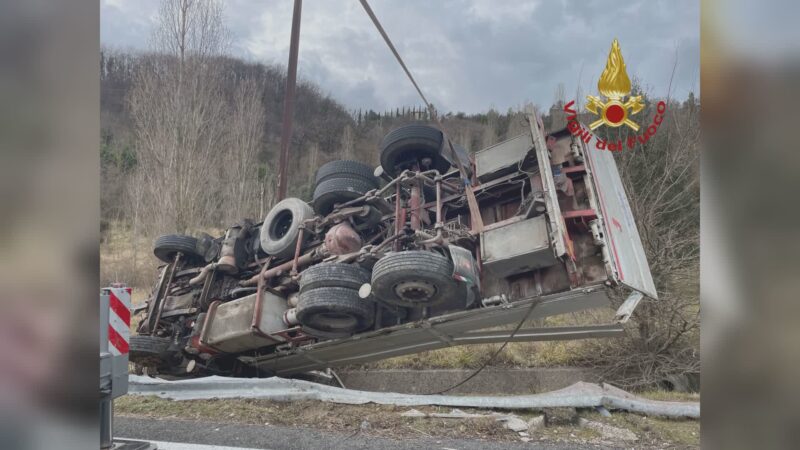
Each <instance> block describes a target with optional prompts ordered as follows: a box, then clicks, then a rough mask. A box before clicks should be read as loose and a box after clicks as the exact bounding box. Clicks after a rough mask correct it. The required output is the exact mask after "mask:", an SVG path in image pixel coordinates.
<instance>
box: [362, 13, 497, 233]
mask: <svg viewBox="0 0 800 450" xmlns="http://www.w3.org/2000/svg"><path fill="white" fill-rule="evenodd" d="M359 2H361V6H362V7H364V11H366V12H367V15H368V16H369V18H370V19H371V20H372V23H373V24H374V25H375V28H377V29H378V32H379V33H380V34H381V36H382V37H383V40H384V42H386V45H387V46H389V50H391V51H392V54H394V57H395V58H396V59H397V62H398V63H400V66H401V67H402V68H403V71H404V72H405V73H406V75H407V76H408V79H409V80H410V81H411V84H413V85H414V88H415V89H416V90H417V93H419V96H420V97H421V98H422V101H423V102H425V106H426V107H427V108H428V112H429V113H430V116H431V118H433V120H435V121H436V123H437V124H438V125H439V128H440V130H441V132H442V137H443V139H444V140H445V141H446V142H447V148H448V149H449V151H450V156H451V158H452V159H453V162H454V163H455V164H456V167H457V168H458V172H459V174H460V175H461V180H462V183H463V184H464V191H465V194H466V196H467V203H468V204H469V210H470V218H471V224H472V228H473V230H476V231H478V232H480V231H483V218H482V217H481V214H480V210H479V208H478V200H477V199H476V198H475V193H474V192H472V189H470V185H471V182H470V179H469V177H468V176H467V171H466V169H464V164H462V163H461V159H460V158H459V157H458V154H456V149H455V148H454V147H453V142H452V141H451V140H450V138H449V137H448V136H447V132H446V131H445V129H444V125H443V124H442V121H441V120H440V119H439V116H438V115H437V114H436V110H434V108H433V105H431V102H429V101H428V99H427V97H425V94H423V93H422V89H420V87H419V85H418V84H417V80H415V79H414V76H413V75H411V71H410V70H408V67H407V66H406V63H405V62H404V61H403V58H401V57H400V53H398V51H397V48H395V46H394V44H393V43H392V40H391V39H389V35H388V34H386V30H384V29H383V25H381V22H380V21H379V20H378V17H377V16H376V15H375V12H373V11H372V8H371V7H370V6H369V3H368V2H367V0H359Z"/></svg>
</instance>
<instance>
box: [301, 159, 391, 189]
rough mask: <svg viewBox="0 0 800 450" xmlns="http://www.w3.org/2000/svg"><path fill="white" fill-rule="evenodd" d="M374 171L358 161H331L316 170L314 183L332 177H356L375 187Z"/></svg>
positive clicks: (376, 183)
mask: <svg viewBox="0 0 800 450" xmlns="http://www.w3.org/2000/svg"><path fill="white" fill-rule="evenodd" d="M374 172H375V171H374V169H373V168H372V167H370V166H368V165H366V164H363V163H360V162H358V161H348V160H341V161H331V162H329V163H326V164H323V165H322V167H320V168H319V170H317V177H316V181H315V184H320V183H322V182H323V181H325V180H330V179H332V178H356V179H359V180H363V181H366V182H367V183H370V184H371V185H372V188H373V189H375V188H377V187H378V179H377V178H375V174H374Z"/></svg>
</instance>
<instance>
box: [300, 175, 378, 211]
mask: <svg viewBox="0 0 800 450" xmlns="http://www.w3.org/2000/svg"><path fill="white" fill-rule="evenodd" d="M373 189H375V186H374V185H372V184H371V183H369V182H367V181H364V180H361V179H357V178H329V179H327V180H325V181H323V182H321V183H319V184H318V185H317V187H316V189H314V201H313V203H314V211H316V212H317V214H321V215H323V216H326V215H328V214H330V213H331V211H333V207H334V206H335V205H336V204H337V203H344V202H347V201H350V200H353V199H355V198H358V197H361V196H362V195H364V194H366V193H367V192H369V191H371V190H373Z"/></svg>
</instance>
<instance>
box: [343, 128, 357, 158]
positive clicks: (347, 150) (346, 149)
mask: <svg viewBox="0 0 800 450" xmlns="http://www.w3.org/2000/svg"><path fill="white" fill-rule="evenodd" d="M354 145H355V143H354V138H353V127H351V126H350V124H346V125H345V126H344V130H342V159H353V157H354V155H355V149H354Z"/></svg>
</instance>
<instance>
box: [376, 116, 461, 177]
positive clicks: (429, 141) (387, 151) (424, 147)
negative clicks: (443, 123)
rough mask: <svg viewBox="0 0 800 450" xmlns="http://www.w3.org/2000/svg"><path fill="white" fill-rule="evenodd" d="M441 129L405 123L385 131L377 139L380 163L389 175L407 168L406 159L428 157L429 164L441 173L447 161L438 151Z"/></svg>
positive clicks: (396, 173) (447, 166) (448, 164)
mask: <svg viewBox="0 0 800 450" xmlns="http://www.w3.org/2000/svg"><path fill="white" fill-rule="evenodd" d="M442 139H443V135H442V132H441V130H439V129H437V128H434V127H431V126H427V125H406V126H404V127H400V128H398V129H396V130H394V131H391V132H390V133H389V134H387V135H386V136H385V137H384V138H383V141H382V142H381V167H383V170H384V171H386V173H387V174H389V175H390V176H393V177H395V176H397V175H398V174H399V173H400V172H402V171H403V170H405V169H408V168H409V167H407V166H408V164H407V163H408V162H420V161H421V160H423V159H426V158H427V159H430V160H431V165H430V166H429V167H421V168H422V169H436V170H438V171H439V172H440V173H445V172H447V170H448V169H449V168H450V163H449V162H447V160H446V159H445V158H444V157H443V156H442V155H441V148H442Z"/></svg>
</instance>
